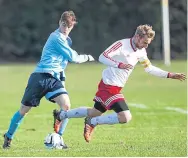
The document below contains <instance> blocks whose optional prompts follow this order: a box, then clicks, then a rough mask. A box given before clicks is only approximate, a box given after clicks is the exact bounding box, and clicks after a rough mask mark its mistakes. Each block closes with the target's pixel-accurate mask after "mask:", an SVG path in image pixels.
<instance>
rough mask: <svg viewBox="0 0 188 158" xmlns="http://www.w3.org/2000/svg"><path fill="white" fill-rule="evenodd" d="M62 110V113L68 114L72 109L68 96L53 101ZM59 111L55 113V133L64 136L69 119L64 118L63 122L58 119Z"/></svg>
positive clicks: (58, 97) (64, 95)
mask: <svg viewBox="0 0 188 158" xmlns="http://www.w3.org/2000/svg"><path fill="white" fill-rule="evenodd" d="M53 100H54V101H55V102H56V103H57V104H58V105H59V106H60V108H61V110H60V112H66V111H67V110H69V109H70V107H71V104H70V98H69V96H68V94H61V95H59V96H57V97H55V98H54V99H53ZM57 111H58V110H54V111H53V115H54V131H55V132H56V133H58V134H59V135H61V136H62V135H63V133H64V131H65V128H66V126H67V124H68V121H69V120H68V118H64V119H62V120H59V119H57V115H56V113H57Z"/></svg>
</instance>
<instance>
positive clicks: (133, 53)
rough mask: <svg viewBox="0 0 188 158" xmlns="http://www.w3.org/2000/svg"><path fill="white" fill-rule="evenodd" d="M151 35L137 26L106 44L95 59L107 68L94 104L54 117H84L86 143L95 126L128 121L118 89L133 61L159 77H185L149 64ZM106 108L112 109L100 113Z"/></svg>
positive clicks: (129, 116)
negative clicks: (128, 35)
mask: <svg viewBox="0 0 188 158" xmlns="http://www.w3.org/2000/svg"><path fill="white" fill-rule="evenodd" d="M154 37H155V31H153V29H152V26H150V25H140V26H138V27H137V29H136V32H135V35H134V36H133V37H132V38H126V39H122V40H119V41H117V42H115V43H114V44H112V45H111V46H110V47H108V48H107V49H106V50H105V51H104V52H103V53H102V54H101V55H100V56H99V61H100V62H101V63H103V64H104V65H107V66H108V67H107V68H106V69H104V71H103V73H102V80H101V81H100V83H99V85H98V91H97V93H96V96H95V98H94V101H95V104H94V107H93V108H87V107H81V108H77V109H72V110H68V111H66V112H65V111H62V112H59V111H57V110H54V117H55V119H58V120H64V119H66V118H78V117H86V118H85V128H84V138H85V140H86V142H89V141H90V140H91V136H92V133H93V130H94V127H95V126H96V125H101V124H118V123H128V122H129V121H130V120H131V118H132V115H131V113H130V110H129V108H128V105H127V103H126V102H125V99H124V96H123V94H122V93H121V92H120V91H121V89H122V88H123V87H124V86H125V84H126V82H127V80H128V78H129V76H130V74H131V72H132V71H133V69H134V67H135V65H136V64H137V62H140V63H141V64H142V65H143V66H144V69H145V71H146V72H147V73H149V74H152V75H155V76H158V77H162V78H172V79H177V80H180V81H183V80H185V79H186V76H185V74H182V73H171V72H167V71H164V70H161V69H159V68H157V67H155V66H153V65H152V64H151V62H150V61H149V59H148V57H147V52H146V48H147V47H148V45H149V44H150V43H151V41H152V40H153V39H154ZM107 110H114V111H115V112H114V113H111V114H107V115H102V114H103V113H104V112H106V111H107Z"/></svg>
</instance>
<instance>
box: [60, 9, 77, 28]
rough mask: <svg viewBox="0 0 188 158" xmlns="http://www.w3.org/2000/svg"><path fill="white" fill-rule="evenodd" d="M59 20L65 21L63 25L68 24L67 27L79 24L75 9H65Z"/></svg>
mask: <svg viewBox="0 0 188 158" xmlns="http://www.w3.org/2000/svg"><path fill="white" fill-rule="evenodd" d="M59 22H60V23H63V25H64V26H66V27H71V26H73V25H75V24H77V22H76V16H75V14H74V12H73V11H65V12H63V14H62V15H61V18H60V20H59Z"/></svg>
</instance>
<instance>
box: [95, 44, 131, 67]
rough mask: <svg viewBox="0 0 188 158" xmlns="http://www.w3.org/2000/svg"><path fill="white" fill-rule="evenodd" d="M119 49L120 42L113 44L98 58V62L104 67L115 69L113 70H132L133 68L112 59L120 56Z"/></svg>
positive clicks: (120, 47) (120, 46)
mask: <svg viewBox="0 0 188 158" xmlns="http://www.w3.org/2000/svg"><path fill="white" fill-rule="evenodd" d="M121 49H122V43H121V41H117V42H115V43H114V44H112V45H111V46H110V47H108V48H107V49H106V50H105V51H104V52H103V53H102V54H101V55H100V56H99V61H100V62H101V63H103V64H104V65H107V66H111V67H115V68H120V69H127V70H129V69H132V68H133V67H132V65H130V64H124V63H122V62H119V61H117V60H115V59H114V58H113V57H114V56H116V55H120V53H121Z"/></svg>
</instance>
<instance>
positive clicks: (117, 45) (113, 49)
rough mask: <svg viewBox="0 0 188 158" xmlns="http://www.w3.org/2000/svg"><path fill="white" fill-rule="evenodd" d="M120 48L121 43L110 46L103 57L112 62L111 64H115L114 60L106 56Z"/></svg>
mask: <svg viewBox="0 0 188 158" xmlns="http://www.w3.org/2000/svg"><path fill="white" fill-rule="evenodd" d="M121 46H122V43H121V42H118V43H116V44H115V45H114V46H112V47H111V48H110V49H109V50H107V51H106V52H104V53H103V55H104V56H105V57H106V58H108V59H110V60H112V61H113V62H116V61H115V60H113V59H112V58H110V57H109V56H108V54H110V53H111V52H114V51H116V50H117V49H118V48H120V47H121Z"/></svg>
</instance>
